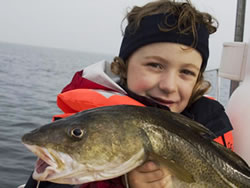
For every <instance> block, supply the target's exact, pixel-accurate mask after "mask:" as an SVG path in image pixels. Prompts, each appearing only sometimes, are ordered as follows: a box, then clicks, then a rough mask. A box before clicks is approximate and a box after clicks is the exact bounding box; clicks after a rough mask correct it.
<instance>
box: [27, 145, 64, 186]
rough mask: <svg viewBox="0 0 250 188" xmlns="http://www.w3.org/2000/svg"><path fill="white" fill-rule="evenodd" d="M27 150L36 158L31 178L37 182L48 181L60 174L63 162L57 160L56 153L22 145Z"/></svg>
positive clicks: (51, 150)
mask: <svg viewBox="0 0 250 188" xmlns="http://www.w3.org/2000/svg"><path fill="white" fill-rule="evenodd" d="M24 145H25V146H26V147H27V148H28V149H29V150H31V151H32V152H33V153H34V154H36V155H37V156H38V159H37V161H36V164H35V169H34V172H33V175H32V177H33V178H34V179H36V180H39V181H48V180H50V179H53V177H54V176H55V175H56V174H58V172H60V171H61V170H62V169H63V167H64V162H63V161H62V160H60V159H59V157H58V153H57V152H55V151H54V150H53V149H47V148H44V147H40V146H36V145H28V144H24Z"/></svg>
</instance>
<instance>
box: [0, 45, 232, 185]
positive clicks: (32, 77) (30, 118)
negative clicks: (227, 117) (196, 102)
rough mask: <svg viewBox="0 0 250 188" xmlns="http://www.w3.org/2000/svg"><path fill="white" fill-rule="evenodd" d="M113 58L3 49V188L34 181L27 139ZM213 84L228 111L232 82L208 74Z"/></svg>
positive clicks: (0, 176)
mask: <svg viewBox="0 0 250 188" xmlns="http://www.w3.org/2000/svg"><path fill="white" fill-rule="evenodd" d="M103 59H106V60H109V61H110V60H112V57H111V56H110V55H104V54H94V53H87V52H78V51H70V50H63V49H53V48H42V47H34V46H27V45H17V44H9V43H0V187H1V188H15V187H17V186H18V185H21V184H24V183H25V182H26V181H27V179H28V177H29V176H30V174H31V172H32V170H33V167H34V163H35V160H36V157H35V156H34V155H33V154H32V153H31V152H29V151H28V150H27V149H26V148H25V146H24V145H23V144H22V143H21V136H22V135H23V134H24V133H26V132H29V131H30V130H32V129H34V128H37V127H39V126H41V125H43V124H46V123H49V122H50V121H51V118H52V116H53V115H55V114H58V113H61V111H60V110H59V109H58V108H57V105H56V96H57V94H58V93H60V91H61V90H62V88H63V87H64V86H65V85H66V84H68V83H69V82H70V80H71V78H72V76H73V75H74V73H75V72H76V71H79V70H82V69H83V68H84V67H85V66H87V65H89V64H92V63H95V62H97V61H99V60H103ZM206 78H207V79H208V80H210V82H211V83H212V89H211V90H210V93H209V94H210V95H211V96H214V97H216V95H217V93H218V91H219V93H220V97H219V101H220V102H221V103H222V104H223V105H226V104H227V101H228V96H229V84H230V83H229V81H228V80H221V84H220V89H219V90H217V89H216V88H217V72H216V70H211V71H208V72H206Z"/></svg>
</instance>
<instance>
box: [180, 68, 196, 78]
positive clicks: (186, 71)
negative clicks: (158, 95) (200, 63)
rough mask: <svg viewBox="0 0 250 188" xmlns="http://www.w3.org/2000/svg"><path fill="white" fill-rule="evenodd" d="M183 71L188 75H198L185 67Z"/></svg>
mask: <svg viewBox="0 0 250 188" xmlns="http://www.w3.org/2000/svg"><path fill="white" fill-rule="evenodd" d="M181 73H183V74H186V75H191V76H196V74H195V72H193V71H190V70H188V69H183V70H182V71H181Z"/></svg>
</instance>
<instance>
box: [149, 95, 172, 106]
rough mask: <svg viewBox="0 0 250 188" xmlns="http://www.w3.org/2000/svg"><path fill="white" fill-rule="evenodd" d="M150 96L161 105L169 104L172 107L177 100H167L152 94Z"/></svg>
mask: <svg viewBox="0 0 250 188" xmlns="http://www.w3.org/2000/svg"><path fill="white" fill-rule="evenodd" d="M149 98H150V99H151V100H153V101H154V102H156V103H159V104H161V105H164V106H168V107H170V106H171V105H173V104H174V103H175V102H174V101H172V100H165V99H162V98H158V97H152V96H149Z"/></svg>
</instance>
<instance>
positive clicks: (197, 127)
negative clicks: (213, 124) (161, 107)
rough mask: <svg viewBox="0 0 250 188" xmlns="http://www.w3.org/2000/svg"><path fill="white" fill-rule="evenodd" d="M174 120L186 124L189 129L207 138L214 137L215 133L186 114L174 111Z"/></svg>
mask: <svg viewBox="0 0 250 188" xmlns="http://www.w3.org/2000/svg"><path fill="white" fill-rule="evenodd" d="M173 118H174V120H176V121H178V122H180V123H181V124H184V125H186V126H187V127H189V128H190V129H192V130H193V131H194V132H196V133H198V134H200V135H202V136H204V137H208V138H216V135H215V134H214V133H213V132H212V131H210V130H209V129H208V128H206V127H205V126H204V125H202V124H200V123H198V122H196V121H194V120H192V119H189V118H187V117H186V116H184V115H182V114H179V113H175V116H173Z"/></svg>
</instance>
